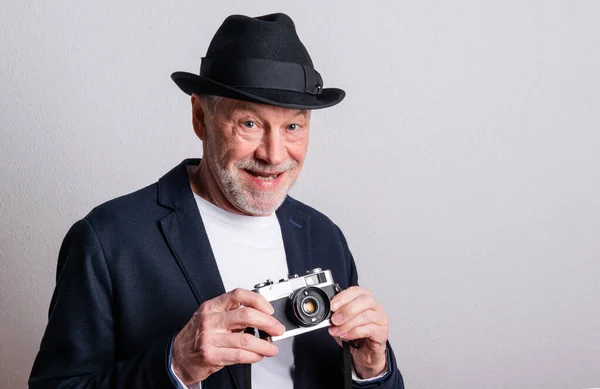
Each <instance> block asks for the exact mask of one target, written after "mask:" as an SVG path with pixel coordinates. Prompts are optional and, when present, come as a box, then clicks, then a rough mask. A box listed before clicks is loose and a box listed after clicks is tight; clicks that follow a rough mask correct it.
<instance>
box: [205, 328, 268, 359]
mask: <svg viewBox="0 0 600 389" xmlns="http://www.w3.org/2000/svg"><path fill="white" fill-rule="evenodd" d="M213 344H214V346H215V347H218V348H238V349H242V350H246V351H250V352H252V353H255V354H258V355H261V356H263V357H272V356H275V355H277V353H278V352H279V349H278V348H277V346H276V345H274V344H273V343H271V342H268V341H266V340H264V339H261V338H257V337H256V336H254V335H250V334H245V333H239V334H232V333H228V334H218V335H215V337H214V340H213Z"/></svg>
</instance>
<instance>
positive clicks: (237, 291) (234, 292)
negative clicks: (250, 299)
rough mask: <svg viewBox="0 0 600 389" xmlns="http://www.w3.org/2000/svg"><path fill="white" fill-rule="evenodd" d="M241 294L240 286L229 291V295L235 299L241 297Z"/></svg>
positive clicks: (242, 292)
mask: <svg viewBox="0 0 600 389" xmlns="http://www.w3.org/2000/svg"><path fill="white" fill-rule="evenodd" d="M243 294H244V290H243V289H242V288H235V289H234V290H232V291H231V296H232V297H234V298H235V299H236V300H239V299H241V298H242V296H243Z"/></svg>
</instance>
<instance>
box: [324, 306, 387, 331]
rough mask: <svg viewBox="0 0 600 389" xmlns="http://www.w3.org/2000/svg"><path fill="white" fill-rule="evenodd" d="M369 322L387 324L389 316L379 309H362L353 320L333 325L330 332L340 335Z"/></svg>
mask: <svg viewBox="0 0 600 389" xmlns="http://www.w3.org/2000/svg"><path fill="white" fill-rule="evenodd" d="M368 324H377V325H380V326H387V318H386V317H385V315H384V314H383V313H382V312H379V311H378V310H375V309H368V310H366V311H362V312H361V313H359V314H358V315H357V316H355V317H354V318H353V319H352V320H349V321H347V322H345V323H344V324H343V325H341V326H331V327H330V328H329V333H330V334H331V335H333V336H339V335H340V334H345V333H346V332H349V331H352V330H353V329H355V328H357V327H362V326H365V325H368Z"/></svg>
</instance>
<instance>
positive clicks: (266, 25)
mask: <svg viewBox="0 0 600 389" xmlns="http://www.w3.org/2000/svg"><path fill="white" fill-rule="evenodd" d="M171 78H172V79H173V81H175V83H176V84H177V85H178V86H179V88H181V90H183V91H184V92H185V93H187V94H188V95H191V94H192V93H198V94H210V95H217V96H224V97H229V98H232V99H237V100H246V101H253V102H258V103H263V104H270V105H275V106H279V107H284V108H298V109H318V108H326V107H330V106H332V105H335V104H337V103H339V102H340V101H342V100H343V98H344V96H345V95H346V92H344V91H343V90H341V89H337V88H323V79H322V78H321V75H320V74H319V73H318V72H317V71H316V70H315V69H314V67H313V63H312V61H311V59H310V56H309V55H308V52H307V51H306V48H305V47H304V45H303V44H302V42H301V41H300V38H298V35H297V34H296V28H295V26H294V22H293V21H292V19H290V17H289V16H287V15H285V14H282V13H278V14H271V15H265V16H259V17H256V18H251V17H248V16H243V15H232V16H229V17H228V18H227V19H225V21H224V22H223V24H222V25H221V27H219V29H218V30H217V32H216V33H215V36H214V37H213V39H212V41H211V42H210V45H209V47H208V51H207V52H206V56H205V57H203V58H202V60H201V65H200V74H199V75H198V74H193V73H187V72H175V73H173V74H172V75H171Z"/></svg>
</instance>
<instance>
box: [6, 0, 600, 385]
mask: <svg viewBox="0 0 600 389" xmlns="http://www.w3.org/2000/svg"><path fill="white" fill-rule="evenodd" d="M275 11H284V12H287V13H289V14H290V15H291V16H292V17H293V18H294V20H295V21H296V24H297V28H298V31H299V35H300V36H301V38H302V39H303V41H304V43H305V44H306V46H307V47H308V48H309V51H310V53H311V55H312V57H313V60H314V62H315V65H316V68H317V69H318V70H319V71H320V72H321V73H322V74H323V76H324V79H325V86H339V87H342V88H344V89H345V90H346V91H347V93H348V96H347V98H346V100H345V101H344V102H343V103H342V104H341V105H339V106H337V107H335V108H331V109H327V110H324V111H319V112H315V114H314V116H313V123H312V130H311V131H312V132H311V146H310V151H309V155H308V162H307V165H306V168H305V170H304V172H303V174H302V175H301V178H300V181H299V182H298V184H297V186H296V187H295V189H294V190H293V194H294V195H295V196H296V197H297V198H299V199H301V200H303V201H305V202H307V203H308V204H311V205H313V206H314V207H316V208H318V209H320V210H322V211H324V212H325V213H327V214H328V215H329V216H330V217H331V218H332V219H333V220H334V221H336V222H337V223H338V224H339V225H340V226H341V227H342V229H343V231H344V232H345V234H346V236H347V238H348V241H349V244H350V247H351V249H352V250H353V253H354V255H355V258H356V261H357V264H358V267H359V271H360V274H361V283H362V285H363V286H365V287H367V288H370V289H372V290H374V292H375V293H376V296H378V298H379V299H380V300H381V301H382V302H383V303H384V304H385V307H386V310H387V312H388V315H389V317H390V320H391V323H392V324H391V328H390V337H391V341H392V343H393V346H394V347H395V350H396V355H397V359H398V363H399V365H400V367H401V369H402V371H403V374H404V377H405V380H406V384H407V387H408V388H457V389H458V388H467V389H476V388H483V387H485V388H499V389H500V388H546V389H563V388H590V387H600V367H599V366H600V363H599V361H600V301H599V300H600V297H599V296H600V239H599V238H600V172H599V161H600V157H599V148H600V135H599V130H600V124H599V123H600V76H599V73H598V72H599V69H600V45H599V41H600V23H598V17H599V15H600V2H598V1H555V0H552V1H549V0H546V1H460V2H448V1H435V2H428V1H411V2H408V1H391V0H389V1H368V2H365V1H356V2H349V1H298V2H294V3H292V2H287V3H283V2H280V1H275V0H273V1H254V2H250V1H229V2H224V1H193V0H185V1H184V0H181V1H173V2H146V1H139V0H138V1H126V2H121V1H74V0H72V1H65V0H55V1H51V2H42V1H38V2H34V1H3V2H2V3H1V4H0V33H1V38H0V39H1V41H0V43H1V45H0V98H1V101H2V102H1V104H0V129H1V138H0V139H1V141H0V142H1V145H2V146H1V152H0V215H2V216H1V217H2V220H1V223H0V272H1V273H0V293H1V305H0V315H1V316H0V388H2V389H12V388H23V387H25V386H26V379H27V377H28V375H29V372H30V369H31V365H32V363H33V358H34V356H35V354H36V351H37V349H38V346H39V342H40V339H41V336H42V331H43V329H44V326H45V324H46V315H47V308H48V304H49V302H50V297H51V293H52V290H53V284H54V272H55V266H56V258H57V253H58V249H59V245H60V243H61V240H62V238H63V236H64V234H65V233H66V231H67V229H68V228H69V227H70V225H71V224H73V223H74V222H75V221H76V220H78V219H79V218H82V217H83V216H85V215H86V213H87V212H89V210H91V208H92V207H94V206H95V205H97V204H99V203H101V202H104V201H106V200H108V199H110V198H113V197H115V196H118V195H121V194H125V193H128V192H131V191H133V190H135V189H137V188H140V187H142V186H145V185H147V184H149V183H152V182H154V181H156V180H157V179H158V178H159V177H160V176H161V175H163V174H164V173H165V172H167V171H168V170H170V169H171V167H172V166H173V165H175V164H177V163H178V162H180V161H181V160H182V159H184V158H186V157H192V156H200V150H201V145H200V142H199V141H198V140H197V139H196V138H195V136H194V134H193V131H192V128H191V119H190V105H189V98H188V97H187V96H186V95H184V94H183V93H182V92H180V91H179V89H178V88H177V87H176V86H175V85H174V84H173V83H172V82H171V80H170V78H169V76H170V74H171V72H173V71H176V70H187V71H197V69H198V67H199V60H200V57H201V56H202V55H204V53H205V50H206V47H207V45H208V43H209V40H210V38H211V37H212V35H213V33H214V32H215V30H216V28H217V27H218V26H219V25H220V23H221V22H222V20H223V19H224V18H225V17H226V16H227V15H228V14H231V13H245V14H250V15H253V16H256V15H260V14H265V13H270V12H275Z"/></svg>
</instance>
